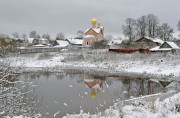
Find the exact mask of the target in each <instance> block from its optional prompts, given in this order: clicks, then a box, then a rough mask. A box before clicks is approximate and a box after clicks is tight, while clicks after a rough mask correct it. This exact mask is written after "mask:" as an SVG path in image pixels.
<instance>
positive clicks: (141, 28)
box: [136, 16, 147, 38]
mask: <svg viewBox="0 0 180 118" xmlns="http://www.w3.org/2000/svg"><path fill="white" fill-rule="evenodd" d="M136 27H137V36H138V37H139V38H140V37H143V36H146V30H147V18H146V16H141V17H140V18H138V19H137V20H136Z"/></svg>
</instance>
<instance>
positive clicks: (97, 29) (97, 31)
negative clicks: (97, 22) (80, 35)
mask: <svg viewBox="0 0 180 118" xmlns="http://www.w3.org/2000/svg"><path fill="white" fill-rule="evenodd" d="M90 29H92V30H94V31H95V32H96V33H100V32H101V29H102V28H89V29H87V30H86V32H88V31H89V30H90ZM86 32H85V33H86Z"/></svg>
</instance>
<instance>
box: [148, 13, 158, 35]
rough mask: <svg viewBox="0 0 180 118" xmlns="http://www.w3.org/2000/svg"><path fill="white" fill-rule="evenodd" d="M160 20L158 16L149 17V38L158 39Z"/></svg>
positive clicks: (151, 15)
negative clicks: (157, 32)
mask: <svg viewBox="0 0 180 118" xmlns="http://www.w3.org/2000/svg"><path fill="white" fill-rule="evenodd" d="M158 24H159V19H158V17H157V16H155V15H153V14H148V15H147V27H148V36H149V37H152V38H154V37H156V31H157V28H158Z"/></svg>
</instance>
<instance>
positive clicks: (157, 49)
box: [150, 41, 179, 51]
mask: <svg viewBox="0 0 180 118" xmlns="http://www.w3.org/2000/svg"><path fill="white" fill-rule="evenodd" d="M164 43H167V44H168V45H169V46H171V48H162V47H161V46H162V45H163V44H164ZM164 43H163V44H162V45H161V46H157V47H154V48H151V49H150V50H151V51H170V50H171V49H179V47H178V46H177V45H176V44H175V43H174V42H168V41H166V42H164Z"/></svg>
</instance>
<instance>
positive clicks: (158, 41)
mask: <svg viewBox="0 0 180 118" xmlns="http://www.w3.org/2000/svg"><path fill="white" fill-rule="evenodd" d="M153 42H156V43H160V44H163V43H164V41H163V40H161V39H158V38H155V39H153Z"/></svg>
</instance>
